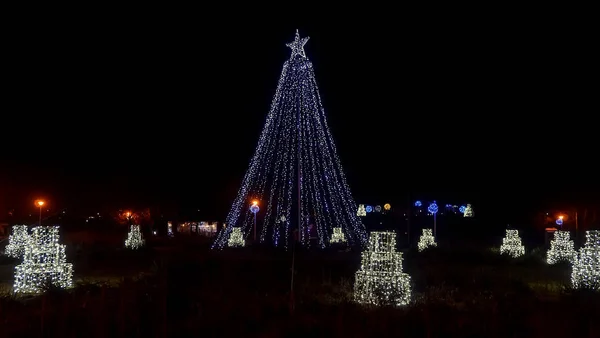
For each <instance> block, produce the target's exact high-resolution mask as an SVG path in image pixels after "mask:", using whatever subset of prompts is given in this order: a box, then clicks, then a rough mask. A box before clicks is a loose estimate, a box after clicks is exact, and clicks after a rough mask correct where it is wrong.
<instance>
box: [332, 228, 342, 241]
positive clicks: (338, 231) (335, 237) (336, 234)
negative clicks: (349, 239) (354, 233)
mask: <svg viewBox="0 0 600 338" xmlns="http://www.w3.org/2000/svg"><path fill="white" fill-rule="evenodd" d="M331 243H346V236H344V233H343V232H342V228H339V227H337V228H333V234H332V235H331Z"/></svg>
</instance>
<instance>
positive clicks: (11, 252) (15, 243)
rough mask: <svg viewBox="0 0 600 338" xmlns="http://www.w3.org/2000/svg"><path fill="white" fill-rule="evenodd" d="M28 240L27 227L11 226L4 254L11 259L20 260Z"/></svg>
mask: <svg viewBox="0 0 600 338" xmlns="http://www.w3.org/2000/svg"><path fill="white" fill-rule="evenodd" d="M30 240H31V237H30V236H29V232H28V229H27V225H13V227H12V233H11V234H10V236H8V244H7V245H6V247H5V248H4V254H5V255H7V256H9V257H12V258H22V257H23V255H24V254H25V248H26V247H27V246H28V245H29V241H30Z"/></svg>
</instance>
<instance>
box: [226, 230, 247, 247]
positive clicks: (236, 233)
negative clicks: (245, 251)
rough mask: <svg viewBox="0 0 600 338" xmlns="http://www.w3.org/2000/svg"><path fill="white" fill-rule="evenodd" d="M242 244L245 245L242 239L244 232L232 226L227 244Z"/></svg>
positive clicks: (233, 245)
mask: <svg viewBox="0 0 600 338" xmlns="http://www.w3.org/2000/svg"><path fill="white" fill-rule="evenodd" d="M244 245H246V241H244V234H243V233H242V229H241V228H233V231H231V235H230V236H229V240H228V241H227V246H229V247H236V246H244Z"/></svg>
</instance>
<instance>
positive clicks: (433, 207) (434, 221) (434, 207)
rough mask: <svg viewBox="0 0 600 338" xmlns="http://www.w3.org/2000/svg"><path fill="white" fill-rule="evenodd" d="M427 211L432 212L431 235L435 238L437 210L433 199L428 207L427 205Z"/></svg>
mask: <svg viewBox="0 0 600 338" xmlns="http://www.w3.org/2000/svg"><path fill="white" fill-rule="evenodd" d="M427 211H429V212H430V213H431V214H433V237H434V238H436V235H437V217H436V216H437V213H438V211H439V208H438V205H437V204H436V203H435V201H433V202H432V203H431V204H430V205H429V207H427Z"/></svg>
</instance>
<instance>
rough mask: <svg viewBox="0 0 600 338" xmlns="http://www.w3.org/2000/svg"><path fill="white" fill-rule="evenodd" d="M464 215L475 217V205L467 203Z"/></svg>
mask: <svg viewBox="0 0 600 338" xmlns="http://www.w3.org/2000/svg"><path fill="white" fill-rule="evenodd" d="M463 216H464V217H473V216H474V215H473V207H472V206H471V205H470V204H467V206H466V207H465V212H464V214H463Z"/></svg>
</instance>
